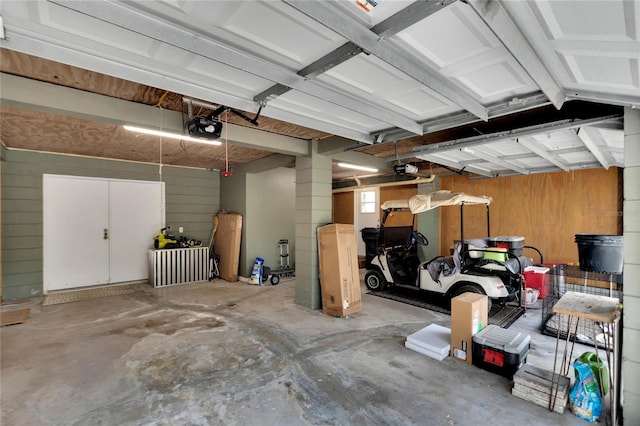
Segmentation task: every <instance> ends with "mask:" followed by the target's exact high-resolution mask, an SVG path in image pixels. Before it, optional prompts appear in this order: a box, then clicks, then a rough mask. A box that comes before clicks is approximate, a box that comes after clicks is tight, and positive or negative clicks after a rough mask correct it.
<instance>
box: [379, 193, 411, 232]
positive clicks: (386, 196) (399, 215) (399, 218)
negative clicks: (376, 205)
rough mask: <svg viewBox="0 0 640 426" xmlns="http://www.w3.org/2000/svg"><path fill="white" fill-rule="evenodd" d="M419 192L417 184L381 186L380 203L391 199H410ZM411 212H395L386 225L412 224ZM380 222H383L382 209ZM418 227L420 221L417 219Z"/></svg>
mask: <svg viewBox="0 0 640 426" xmlns="http://www.w3.org/2000/svg"><path fill="white" fill-rule="evenodd" d="M417 193H418V189H417V186H416V185H401V186H386V187H385V186H383V187H381V188H380V205H382V203H384V202H385V201H389V200H408V199H409V198H411V197H413V196H414V195H416V194H417ZM411 216H412V215H411V213H409V212H395V213H393V216H391V217H389V218H388V219H387V223H386V224H385V226H407V225H411V220H412V217H411ZM380 222H381V223H382V210H381V211H380ZM415 225H416V227H417V225H418V221H417V219H416V223H415Z"/></svg>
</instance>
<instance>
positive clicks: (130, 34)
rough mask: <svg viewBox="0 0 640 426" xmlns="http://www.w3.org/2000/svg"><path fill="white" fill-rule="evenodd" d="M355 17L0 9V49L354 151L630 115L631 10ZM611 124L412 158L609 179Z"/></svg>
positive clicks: (638, 39)
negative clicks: (597, 173)
mask: <svg viewBox="0 0 640 426" xmlns="http://www.w3.org/2000/svg"><path fill="white" fill-rule="evenodd" d="M370 9H371V11H370V12H365V11H364V10H363V9H362V8H361V7H359V6H358V5H357V4H356V0H348V1H347V0H332V1H326V0H302V1H292V0H282V1H277V0H268V1H257V0H251V1H239V0H238V1H161V0H147V1H139V2H136V1H109V2H104V1H64V0H51V1H45V0H39V1H11V0H3V1H2V4H1V12H0V14H1V16H2V20H3V24H4V30H5V37H6V39H4V40H2V42H1V44H0V45H1V46H2V47H3V48H7V49H12V50H16V51H20V52H23V53H27V54H30V55H34V56H39V57H42V58H45V59H50V60H54V61H57V62H62V63H65V64H69V65H73V66H77V67H81V68H85V69H88V70H92V71H96V72H100V73H103V74H107V75H111V76H115V77H118V78H122V79H126V80H130V81H134V82H138V83H143V84H146V85H150V86H154V87H158V88H161V89H164V90H170V91H173V92H176V93H180V94H182V95H184V96H186V97H192V98H196V99H203V100H205V101H208V102H212V103H215V104H223V105H227V106H230V107H233V108H238V109H242V110H245V111H251V112H255V111H257V110H258V107H259V106H260V105H264V109H263V110H262V114H263V115H265V116H269V117H272V118H276V119H279V120H283V121H286V122H290V123H293V124H297V125H300V126H305V127H310V128H313V129H317V130H321V131H324V132H327V133H330V134H334V135H337V136H341V137H344V138H347V139H351V140H354V141H357V142H360V143H365V144H373V143H377V142H387V141H395V140H400V139H404V138H409V137H413V136H416V135H422V134H424V133H429V132H433V131H436V130H441V129H444V128H451V127H454V126H457V125H462V124H468V123H472V122H474V121H478V120H485V121H486V120H488V119H491V118H494V117H498V116H504V115H508V114H515V113H518V112H521V111H525V110H529V109H531V108H535V107H539V106H542V105H548V104H552V105H554V106H555V107H556V108H558V109H560V108H562V106H563V104H564V103H565V102H567V101H569V100H573V99H578V100H583V101H592V102H597V103H604V104H613V105H620V106H629V107H640V3H639V2H637V1H623V0H596V1H556V0H553V1H517V0H514V1H501V0H490V1H485V0H468V1H455V0H439V1H415V2H414V1H402V0H378V5H377V6H376V7H370ZM621 123H622V122H621V120H620V119H619V117H606V119H603V120H594V121H593V122H588V121H586V122H584V123H579V122H578V123H575V122H574V123H570V124H567V123H557V126H540V128H538V129H527V131H522V132H516V133H514V134H506V135H504V137H502V138H501V137H500V135H491V137H486V136H485V137H484V138H483V139H482V138H481V139H476V140H473V138H470V139H469V140H462V141H451V144H449V145H446V144H445V145H438V146H425V147H418V148H416V153H415V155H413V157H416V156H417V157H418V158H421V159H425V160H428V161H432V162H435V163H439V164H444V165H447V166H449V167H455V168H459V169H462V168H465V169H466V170H468V171H471V172H475V173H479V174H482V175H488V176H495V175H497V174H509V173H535V172H543V171H554V170H573V169H576V168H586V167H606V168H608V167H610V166H622V164H623V157H622V156H623V152H622V137H623V136H622V124H621ZM514 135H515V136H514ZM390 160H393V159H390ZM395 160H398V158H395Z"/></svg>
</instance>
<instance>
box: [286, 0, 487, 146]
mask: <svg viewBox="0 0 640 426" xmlns="http://www.w3.org/2000/svg"><path fill="white" fill-rule="evenodd" d="M284 2H285V3H287V4H288V5H290V6H292V7H294V8H295V9H297V10H299V11H300V12H302V13H304V14H305V15H307V16H309V17H310V18H312V19H314V20H315V21H317V22H319V23H321V24H322V25H324V26H325V27H327V28H329V29H331V30H332V31H334V32H336V33H338V34H340V35H341V36H343V37H345V38H346V39H347V40H349V41H351V42H352V43H354V44H355V45H357V46H359V47H362V49H363V50H364V51H366V52H367V53H369V54H372V55H374V56H376V57H377V58H379V59H381V60H383V61H384V62H386V63H388V64H389V65H391V66H393V67H395V68H396V69H398V70H400V71H402V72H403V73H405V74H406V75H408V76H410V77H411V78H413V79H414V80H416V81H418V82H420V83H422V84H424V85H425V86H427V87H429V88H430V89H431V90H433V91H435V92H436V93H439V94H440V95H441V96H444V97H445V98H447V99H449V100H451V101H452V102H454V103H455V104H457V105H459V106H460V107H461V108H463V109H465V110H467V111H469V112H471V113H473V114H474V115H476V116H477V117H479V118H480V119H482V120H485V121H487V120H488V119H489V115H488V112H487V109H486V108H485V107H484V106H483V105H482V104H481V103H480V102H478V101H477V100H475V99H474V98H473V97H471V96H470V95H469V94H467V93H466V92H464V91H462V90H461V89H460V88H459V87H457V86H456V85H454V84H453V83H451V82H450V81H449V80H447V79H445V78H444V77H442V76H440V75H439V74H438V73H436V72H435V71H433V70H431V69H429V68H428V67H427V66H426V65H425V64H421V63H419V62H418V61H416V60H414V59H412V58H411V57H410V56H409V55H407V54H406V53H404V52H401V51H400V50H399V49H398V48H397V47H396V46H395V44H393V43H392V42H390V41H388V40H386V39H384V38H380V37H379V36H378V35H377V34H376V33H374V32H373V31H371V30H370V29H368V28H366V27H364V26H363V25H362V24H360V23H359V22H358V21H356V20H354V19H351V18H350V17H348V16H346V15H345V14H343V13H341V12H340V11H339V10H338V9H336V8H335V7H332V6H331V5H330V4H329V2H324V1H318V0H303V1H299V0H284ZM418 134H422V128H421V130H420V133H418Z"/></svg>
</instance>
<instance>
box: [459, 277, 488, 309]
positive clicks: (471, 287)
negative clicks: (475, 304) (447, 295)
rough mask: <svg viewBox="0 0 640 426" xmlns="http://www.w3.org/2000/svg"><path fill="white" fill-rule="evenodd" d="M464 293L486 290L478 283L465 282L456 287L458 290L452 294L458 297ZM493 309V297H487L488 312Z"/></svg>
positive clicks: (482, 292)
mask: <svg viewBox="0 0 640 426" xmlns="http://www.w3.org/2000/svg"><path fill="white" fill-rule="evenodd" d="M464 293H476V294H486V293H485V292H484V290H483V289H482V287H480V286H478V285H476V284H463V285H461V286H460V287H458V288H457V289H456V291H454V292H453V295H452V296H451V297H452V298H453V297H456V296H459V295H461V294H464ZM490 310H491V298H490V297H488V298H487V313H488V312H489V311H490Z"/></svg>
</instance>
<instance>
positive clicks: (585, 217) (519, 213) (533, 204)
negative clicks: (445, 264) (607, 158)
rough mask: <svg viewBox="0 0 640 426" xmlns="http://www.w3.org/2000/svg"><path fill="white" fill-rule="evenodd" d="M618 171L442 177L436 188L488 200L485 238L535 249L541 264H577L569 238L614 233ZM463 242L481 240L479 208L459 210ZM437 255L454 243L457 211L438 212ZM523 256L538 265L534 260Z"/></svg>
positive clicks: (482, 226)
mask: <svg viewBox="0 0 640 426" xmlns="http://www.w3.org/2000/svg"><path fill="white" fill-rule="evenodd" d="M620 173H621V172H620V170H619V169H618V168H610V169H609V170H604V169H590V170H582V171H573V172H558V173H547V174H538V175H530V176H514V177H504V178H495V179H469V178H468V177H447V178H442V179H441V180H440V188H441V189H448V190H451V191H454V192H466V193H469V194H475V195H489V196H491V197H493V203H492V204H491V235H492V236H498V235H517V236H523V237H524V238H525V244H526V245H529V246H534V247H537V248H539V249H540V250H541V251H542V253H543V255H544V260H545V263H547V262H549V263H577V262H578V248H577V245H576V243H575V234H577V233H592V234H613V235H619V234H620V231H621V229H620V223H621V214H622V206H621V205H620V200H621V196H620V193H621V191H622V188H621V185H619V179H620V177H619V176H620ZM464 220H465V238H472V237H484V236H486V232H487V230H486V213H485V209H484V208H483V207H478V206H468V207H466V208H465V215H464ZM440 226H441V234H440V235H441V239H440V253H441V254H448V253H449V248H450V247H451V246H452V244H453V241H454V240H456V239H459V238H460V209H459V208H451V207H448V208H443V209H441V213H440ZM524 254H525V255H527V256H530V257H532V258H533V259H534V260H535V261H538V260H539V259H538V258H537V255H536V254H535V252H533V251H531V250H526V251H525V253H524Z"/></svg>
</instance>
